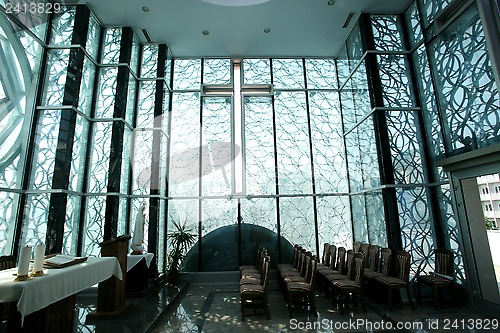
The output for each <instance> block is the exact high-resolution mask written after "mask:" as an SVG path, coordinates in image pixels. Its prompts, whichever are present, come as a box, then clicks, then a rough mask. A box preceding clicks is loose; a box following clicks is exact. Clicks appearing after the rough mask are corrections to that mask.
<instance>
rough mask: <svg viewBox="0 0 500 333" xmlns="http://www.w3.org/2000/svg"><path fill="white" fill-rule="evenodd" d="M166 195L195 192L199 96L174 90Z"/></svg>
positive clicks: (197, 192) (184, 194)
mask: <svg viewBox="0 0 500 333" xmlns="http://www.w3.org/2000/svg"><path fill="white" fill-rule="evenodd" d="M170 135H171V136H170V171H169V191H170V193H169V195H170V196H198V194H199V189H198V184H199V176H200V168H199V163H200V97H199V94H198V93H182V94H174V95H173V100H172V128H171V132H170Z"/></svg>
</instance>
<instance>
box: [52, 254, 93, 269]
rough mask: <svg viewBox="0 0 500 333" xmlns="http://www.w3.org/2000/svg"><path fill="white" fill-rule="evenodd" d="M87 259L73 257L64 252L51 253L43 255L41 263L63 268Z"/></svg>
mask: <svg viewBox="0 0 500 333" xmlns="http://www.w3.org/2000/svg"><path fill="white" fill-rule="evenodd" d="M86 260H87V257H73V256H69V255H66V254H53V255H49V256H46V257H45V260H44V262H43V264H44V265H45V266H48V267H52V268H63V267H67V266H71V265H76V264H79V263H81V262H84V261H86Z"/></svg>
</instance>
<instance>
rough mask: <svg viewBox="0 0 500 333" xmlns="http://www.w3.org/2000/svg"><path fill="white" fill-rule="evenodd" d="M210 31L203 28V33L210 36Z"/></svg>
mask: <svg viewBox="0 0 500 333" xmlns="http://www.w3.org/2000/svg"><path fill="white" fill-rule="evenodd" d="M209 33H210V32H209V31H208V30H203V32H202V34H204V35H205V36H208V34H209Z"/></svg>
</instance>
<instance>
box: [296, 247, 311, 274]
mask: <svg viewBox="0 0 500 333" xmlns="http://www.w3.org/2000/svg"><path fill="white" fill-rule="evenodd" d="M311 256H312V253H311V251H307V252H306V254H305V256H304V262H303V263H302V267H301V269H300V271H299V273H300V276H302V277H303V278H305V276H306V274H307V270H308V269H309V263H310V261H311Z"/></svg>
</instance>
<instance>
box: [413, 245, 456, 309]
mask: <svg viewBox="0 0 500 333" xmlns="http://www.w3.org/2000/svg"><path fill="white" fill-rule="evenodd" d="M434 257H435V259H434V272H432V273H430V274H429V275H420V276H417V293H418V301H419V302H422V291H421V288H422V284H426V285H429V286H431V287H432V293H433V296H434V305H435V307H436V309H438V308H439V290H440V289H441V288H446V287H448V288H451V293H452V295H453V300H454V303H455V304H458V300H457V296H456V294H455V288H454V284H453V271H454V266H453V265H454V259H453V251H451V250H447V249H442V248H438V249H435V250H434Z"/></svg>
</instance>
